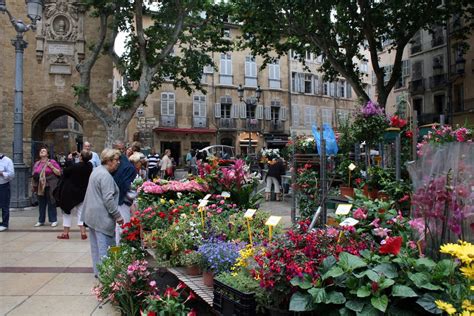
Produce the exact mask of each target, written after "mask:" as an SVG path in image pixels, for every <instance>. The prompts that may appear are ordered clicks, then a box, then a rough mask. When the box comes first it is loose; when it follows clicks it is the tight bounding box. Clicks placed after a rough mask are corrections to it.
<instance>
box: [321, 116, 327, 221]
mask: <svg viewBox="0 0 474 316" xmlns="http://www.w3.org/2000/svg"><path fill="white" fill-rule="evenodd" d="M323 135H324V133H323V124H322V123H321V130H320V139H321V147H320V148H321V152H320V153H319V158H320V174H321V199H320V201H321V224H322V225H324V224H326V220H327V209H326V195H327V193H326V140H325V139H324V136H323Z"/></svg>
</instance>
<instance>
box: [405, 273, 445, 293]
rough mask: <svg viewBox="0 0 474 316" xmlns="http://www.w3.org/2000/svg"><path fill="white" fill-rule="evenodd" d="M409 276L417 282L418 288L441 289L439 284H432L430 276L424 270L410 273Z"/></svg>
mask: <svg viewBox="0 0 474 316" xmlns="http://www.w3.org/2000/svg"><path fill="white" fill-rule="evenodd" d="M408 278H409V279H410V280H412V281H413V283H415V285H416V286H417V287H418V288H421V289H427V290H433V291H436V290H440V289H441V288H440V287H439V286H437V285H434V284H432V283H431V282H430V281H431V280H430V278H429V276H428V275H427V274H426V273H423V272H417V273H409V274H408Z"/></svg>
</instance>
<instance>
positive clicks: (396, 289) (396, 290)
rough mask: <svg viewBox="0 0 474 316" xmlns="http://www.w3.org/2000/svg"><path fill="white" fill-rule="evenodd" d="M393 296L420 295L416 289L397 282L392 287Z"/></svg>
mask: <svg viewBox="0 0 474 316" xmlns="http://www.w3.org/2000/svg"><path fill="white" fill-rule="evenodd" d="M392 296H398V297H416V296H418V295H417V294H416V293H415V291H413V289H412V288H411V287H409V286H406V285H401V284H397V285H394V286H393V288H392Z"/></svg>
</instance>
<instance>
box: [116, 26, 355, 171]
mask: <svg viewBox="0 0 474 316" xmlns="http://www.w3.org/2000/svg"><path fill="white" fill-rule="evenodd" d="M222 34H223V36H224V37H226V38H228V39H229V40H231V41H232V40H235V39H236V38H237V36H238V35H239V29H238V27H237V26H235V25H232V24H229V25H227V26H226V28H225V29H224V30H223V32H222ZM211 57H212V59H213V61H214V63H215V64H216V65H217V66H218V69H217V70H215V69H213V68H212V67H205V69H204V74H203V77H202V83H203V86H204V88H205V90H206V93H205V94H203V93H202V92H199V91H195V92H193V93H192V94H191V95H188V94H187V93H186V92H185V91H184V90H182V89H174V88H173V85H172V82H171V81H168V82H166V83H165V84H163V85H162V86H161V87H160V89H159V90H157V91H155V92H153V94H151V95H150V96H149V97H148V98H147V102H146V103H147V105H148V106H146V107H143V108H140V109H139V110H138V111H137V113H136V118H135V119H133V120H132V122H131V123H130V124H129V126H128V131H127V132H128V138H129V140H130V141H132V140H137V141H140V142H142V144H143V146H144V147H149V148H155V149H156V150H157V151H158V152H159V153H162V152H164V150H165V149H168V148H169V149H171V151H172V155H173V156H174V158H175V159H180V161H181V162H182V161H183V156H184V155H185V154H186V153H187V152H188V151H189V150H190V149H199V148H203V147H205V146H209V145H214V144H222V145H229V146H233V147H235V148H236V153H237V154H240V155H245V154H246V153H248V152H250V153H256V152H258V151H259V150H260V149H261V148H263V147H267V148H281V147H284V146H285V145H286V143H287V141H288V137H289V136H290V134H291V133H290V130H293V129H294V130H295V131H296V132H297V133H299V134H303V133H305V134H310V133H311V127H312V125H319V124H321V123H322V122H325V123H329V124H331V125H332V126H334V127H337V119H336V118H337V117H338V116H341V117H348V116H349V114H350V112H351V111H352V110H353V109H354V108H355V104H356V97H355V96H354V93H353V91H352V89H351V87H350V86H349V85H348V84H347V83H346V82H345V81H344V80H343V79H340V80H338V81H337V82H332V83H330V82H324V81H323V80H322V74H321V73H320V72H319V71H318V69H319V67H320V65H321V62H322V60H321V57H319V59H318V58H317V57H314V56H313V55H312V54H309V55H308V60H307V61H306V64H307V65H308V68H309V69H310V71H309V70H308V69H305V68H304V67H303V65H302V64H301V63H300V62H299V61H297V60H295V59H292V58H291V56H284V57H281V58H280V59H277V60H275V61H274V62H273V63H271V64H268V65H267V66H266V68H265V69H263V70H261V69H260V67H261V65H262V63H263V60H262V58H260V57H258V56H257V57H255V56H252V54H251V53H250V51H231V52H227V53H222V54H221V53H214V54H212V56H211ZM116 82H118V80H116ZM240 85H242V88H243V100H244V101H245V102H241V100H240V97H239V92H238V88H239V86H240ZM117 86H119V85H117ZM258 87H260V90H261V93H260V99H259V100H258V101H257V100H256V98H255V97H256V92H257V88H258ZM116 89H117V87H116ZM249 148H250V150H249Z"/></svg>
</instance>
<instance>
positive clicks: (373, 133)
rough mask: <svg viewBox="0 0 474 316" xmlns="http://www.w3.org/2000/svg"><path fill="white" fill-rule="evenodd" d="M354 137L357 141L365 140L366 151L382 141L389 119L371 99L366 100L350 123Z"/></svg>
mask: <svg viewBox="0 0 474 316" xmlns="http://www.w3.org/2000/svg"><path fill="white" fill-rule="evenodd" d="M351 127H352V131H353V135H354V139H355V140H356V141H357V142H360V143H362V142H364V141H365V142H366V145H367V152H370V148H371V147H372V146H374V145H376V144H378V143H380V142H382V141H383V135H384V132H385V129H386V128H388V127H389V121H388V119H387V117H386V116H385V113H384V110H383V109H382V108H380V107H379V106H378V105H377V104H376V103H373V102H372V101H369V102H367V104H366V105H365V106H363V107H362V109H361V110H360V112H359V113H357V115H356V117H355V120H354V123H353V124H352V126H351Z"/></svg>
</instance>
